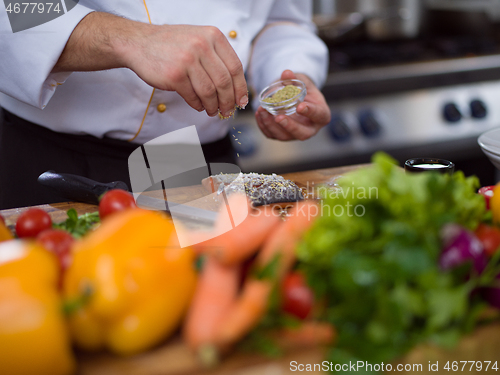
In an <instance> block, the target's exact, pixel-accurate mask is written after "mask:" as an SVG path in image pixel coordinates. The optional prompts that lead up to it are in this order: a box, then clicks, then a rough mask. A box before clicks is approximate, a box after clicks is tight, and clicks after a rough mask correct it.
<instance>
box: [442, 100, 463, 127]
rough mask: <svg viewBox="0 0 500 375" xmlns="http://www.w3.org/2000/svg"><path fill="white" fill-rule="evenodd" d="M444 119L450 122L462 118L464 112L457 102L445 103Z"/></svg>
mask: <svg viewBox="0 0 500 375" xmlns="http://www.w3.org/2000/svg"><path fill="white" fill-rule="evenodd" d="M443 116H444V119H445V120H446V121H448V122H450V123H455V122H459V121H460V120H461V119H462V113H460V110H459V109H458V106H457V105H456V104H455V103H448V104H445V106H444V108H443Z"/></svg>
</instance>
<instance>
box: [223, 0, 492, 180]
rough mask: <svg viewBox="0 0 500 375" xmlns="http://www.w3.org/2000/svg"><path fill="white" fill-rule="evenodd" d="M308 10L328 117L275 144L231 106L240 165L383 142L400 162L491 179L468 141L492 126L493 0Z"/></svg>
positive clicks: (326, 161)
mask: <svg viewBox="0 0 500 375" xmlns="http://www.w3.org/2000/svg"><path fill="white" fill-rule="evenodd" d="M314 13H315V16H314V19H315V23H316V24H317V26H318V31H319V35H320V36H321V38H322V39H323V40H324V41H325V42H326V43H327V45H328V47H329V49H330V68H329V75H328V80H327V82H326V85H325V87H324V88H323V92H324V94H325V96H326V99H327V101H328V103H329V105H330V107H331V110H332V121H331V123H330V124H329V125H328V126H327V127H326V128H324V129H322V130H321V132H320V133H319V134H318V135H317V136H315V137H314V138H312V139H310V140H308V141H305V142H299V141H295V142H286V143H282V142H277V141H272V140H268V139H266V138H265V137H264V136H263V135H262V134H261V133H260V131H259V130H258V128H257V126H256V123H255V120H254V118H253V114H252V112H251V111H248V110H246V111H242V112H240V113H239V114H238V116H237V117H236V118H235V119H234V120H233V123H234V127H235V128H236V130H234V131H235V132H236V134H238V135H239V137H237V138H239V142H241V145H240V144H238V143H235V147H237V151H238V153H239V155H240V158H239V162H240V165H241V167H242V169H243V171H245V172H249V171H254V172H264V173H269V172H275V173H284V172H291V171H298V170H307V169H316V168H325V167H334V166H341V165H348V164H356V163H366V162H369V161H370V156H371V155H372V154H373V153H374V152H375V151H377V150H384V151H386V152H388V153H389V154H391V155H393V156H394V157H395V158H396V159H398V160H399V161H400V162H401V163H402V162H404V160H406V159H408V158H412V157H439V158H444V159H448V160H451V161H453V162H455V164H456V165H457V169H460V170H463V171H464V172H465V173H466V174H467V175H471V174H475V175H477V176H478V177H479V178H480V180H481V183H482V184H483V185H489V184H493V183H495V182H496V181H498V180H499V179H500V175H499V174H498V172H496V170H495V168H494V167H493V165H492V164H491V163H490V162H489V161H488V159H487V158H486V157H485V156H484V155H483V153H482V151H481V149H480V147H479V146H478V144H477V137H478V136H479V135H480V134H481V133H483V132H484V131H486V130H488V129H491V128H494V127H498V126H500V105H499V104H500V0H315V1H314ZM238 131H241V132H242V133H241V134H240V133H237V132H238Z"/></svg>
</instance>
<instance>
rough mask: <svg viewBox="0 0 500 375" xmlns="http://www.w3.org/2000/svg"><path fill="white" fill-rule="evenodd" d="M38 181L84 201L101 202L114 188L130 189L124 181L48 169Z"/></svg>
mask: <svg viewBox="0 0 500 375" xmlns="http://www.w3.org/2000/svg"><path fill="white" fill-rule="evenodd" d="M38 182H39V183H40V184H42V185H44V186H48V187H49V188H51V189H53V190H54V191H56V192H57V193H58V194H59V195H60V196H61V197H63V198H66V199H69V200H72V201H77V202H83V203H90V204H99V197H100V196H101V195H102V194H104V193H105V192H107V191H108V190H112V189H122V190H126V191H129V189H128V186H127V184H126V183H125V182H123V181H114V182H109V183H103V182H98V181H94V180H91V179H90V178H87V177H83V176H77V175H74V174H69V173H56V172H54V171H48V172H44V173H42V174H41V175H40V176H39V177H38Z"/></svg>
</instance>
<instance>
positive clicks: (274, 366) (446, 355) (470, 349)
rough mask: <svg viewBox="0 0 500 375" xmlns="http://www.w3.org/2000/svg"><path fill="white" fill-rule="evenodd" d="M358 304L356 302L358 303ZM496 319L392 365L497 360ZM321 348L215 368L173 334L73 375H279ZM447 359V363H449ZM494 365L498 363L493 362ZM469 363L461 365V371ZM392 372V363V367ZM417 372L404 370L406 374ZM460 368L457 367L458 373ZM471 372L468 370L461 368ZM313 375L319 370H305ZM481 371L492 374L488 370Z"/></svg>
mask: <svg viewBox="0 0 500 375" xmlns="http://www.w3.org/2000/svg"><path fill="white" fill-rule="evenodd" d="M363 166H364V165H357V166H348V167H340V168H328V169H319V170H312V171H306V172H298V173H291V174H287V175H284V177H286V178H289V179H291V180H293V181H295V182H296V183H297V184H298V185H299V186H303V187H305V186H307V185H308V184H309V186H311V185H312V184H313V183H314V184H320V183H325V182H328V181H330V180H331V179H332V178H334V177H336V176H339V175H343V174H345V173H347V172H349V171H352V170H354V169H357V168H361V167H363ZM38 207H39V208H41V209H43V210H45V211H47V212H48V213H49V214H50V215H51V217H52V219H53V221H55V222H58V221H63V220H64V219H65V218H66V215H65V211H66V210H67V209H69V208H75V209H76V210H77V211H78V213H79V214H83V213H86V212H93V211H96V210H97V206H94V205H88V204H82V203H72V202H70V203H57V204H50V205H41V206H38ZM26 209H27V208H18V209H10V210H3V211H1V212H0V213H1V214H2V216H4V218H5V219H6V222H7V224H8V225H9V226H11V227H12V225H14V223H15V220H16V219H17V217H18V216H19V214H20V213H21V212H22V211H24V210H26ZM360 303H361V301H360ZM499 347H500V323H495V324H489V325H485V326H482V327H480V328H479V329H477V330H476V331H475V332H474V334H472V335H470V336H469V337H466V338H464V339H462V341H461V343H460V345H459V346H458V347H457V348H455V349H453V350H444V349H438V348H435V347H432V346H422V347H418V348H416V349H414V350H413V351H412V352H410V353H409V354H408V355H407V356H406V357H405V358H404V359H402V360H401V361H399V362H397V363H394V364H393V366H396V365H397V364H403V365H404V364H407V365H410V366H414V365H422V366H423V367H422V370H420V371H419V372H420V373H430V371H429V369H428V366H429V362H430V363H431V364H436V362H437V361H438V362H439V371H437V372H434V371H433V372H432V373H435V374H445V373H446V374H448V373H449V372H448V371H446V370H444V366H445V364H446V362H447V361H458V365H459V368H460V369H461V367H462V364H460V361H493V362H494V361H497V360H498V361H499V362H500V353H499V352H498V349H497V348H499ZM325 354H326V351H325V349H324V348H318V347H315V348H314V347H313V348H311V347H309V348H292V349H290V350H288V351H287V352H286V354H285V355H284V356H283V357H280V358H277V359H269V358H266V357H263V356H261V355H257V354H251V353H242V352H238V353H233V354H232V355H231V356H230V357H228V358H225V359H224V361H223V362H222V364H221V365H220V366H219V367H217V368H216V369H212V370H206V369H203V368H201V367H200V365H199V363H198V362H197V360H196V358H195V356H194V355H193V354H192V353H191V352H190V351H189V350H188V348H187V347H186V346H185V345H184V344H183V343H182V341H181V339H180V337H179V336H177V337H174V338H173V339H170V340H168V341H166V342H164V343H163V344H161V345H159V346H158V347H156V348H154V349H152V350H150V351H148V352H146V353H143V354H141V355H137V356H133V357H128V358H119V357H116V356H113V355H111V354H108V353H99V354H85V353H78V354H77V356H78V361H79V372H78V374H79V375H202V374H203V375H212V374H214V375H215V374H218V375H229V374H231V375H260V374H269V375H279V374H289V373H290V374H291V373H293V372H292V371H291V369H290V363H291V362H292V361H296V362H297V364H321V363H322V361H323V359H324V358H325ZM450 363H451V362H450ZM499 366H500V364H499ZM468 368H469V365H468V366H467V369H468ZM393 371H395V367H394V369H393ZM413 372H417V371H410V373H413ZM458 372H460V371H458ZM466 372H467V373H471V372H470V371H466ZM307 373H309V374H319V373H321V372H314V371H312V372H309V371H308V372H307ZM482 373H498V372H497V371H494V370H491V369H490V371H488V372H484V371H483V372H482Z"/></svg>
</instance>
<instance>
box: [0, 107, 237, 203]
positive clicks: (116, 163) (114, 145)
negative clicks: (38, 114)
mask: <svg viewBox="0 0 500 375" xmlns="http://www.w3.org/2000/svg"><path fill="white" fill-rule="evenodd" d="M137 147H139V145H138V144H136V143H130V142H127V141H120V140H116V139H112V138H103V139H100V138H97V137H93V136H91V135H74V134H65V133H59V132H54V131H52V130H49V129H47V128H45V127H43V126H39V125H36V124H34V123H31V122H29V121H26V120H24V119H22V118H20V117H18V116H16V115H14V114H12V113H10V112H8V111H6V110H3V122H2V121H1V119H0V209H6V208H15V207H25V206H33V205H38V204H46V203H56V202H61V201H64V199H63V198H61V197H60V196H58V195H57V194H55V193H53V192H52V191H50V189H48V188H47V187H44V186H41V185H40V184H38V183H37V178H38V176H39V175H40V174H42V173H43V172H46V171H48V170H54V171H56V172H59V173H72V174H76V175H80V176H85V177H88V178H91V179H93V180H96V181H99V182H111V181H124V182H125V183H127V185H129V188H130V178H129V172H128V157H129V155H130V154H131V153H132V151H134V150H135V149H136V148H137ZM202 149H203V153H204V155H205V159H206V161H207V163H232V164H236V157H235V153H234V150H233V147H232V144H231V140H230V136H229V134H228V135H227V136H226V137H225V138H223V139H221V140H219V141H216V142H212V143H207V144H204V145H202Z"/></svg>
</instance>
